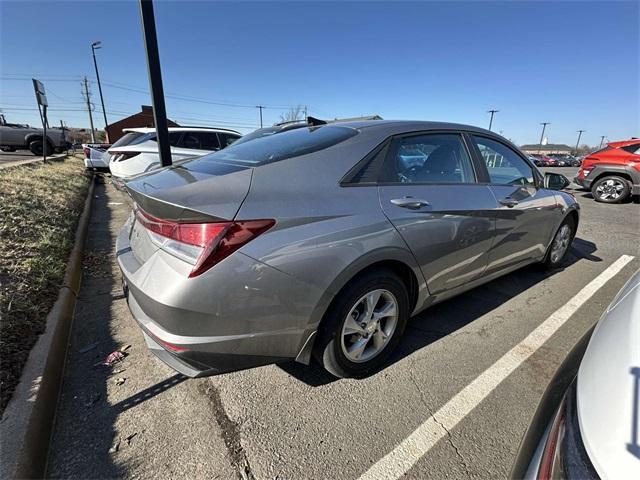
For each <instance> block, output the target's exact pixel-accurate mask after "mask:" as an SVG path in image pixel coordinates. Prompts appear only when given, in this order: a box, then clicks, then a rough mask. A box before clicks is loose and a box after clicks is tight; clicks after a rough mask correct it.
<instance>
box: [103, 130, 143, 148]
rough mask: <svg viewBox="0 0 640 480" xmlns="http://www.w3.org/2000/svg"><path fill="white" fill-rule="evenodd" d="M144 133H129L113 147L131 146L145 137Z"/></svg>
mask: <svg viewBox="0 0 640 480" xmlns="http://www.w3.org/2000/svg"><path fill="white" fill-rule="evenodd" d="M143 136H144V133H140V132H128V133H125V134H124V136H123V137H121V138H120V139H119V140H117V141H116V142H115V143H114V144H113V145H111V147H124V146H125V145H130V144H131V143H133V142H135V141H136V139H138V138H140V137H143Z"/></svg>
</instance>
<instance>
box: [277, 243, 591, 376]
mask: <svg viewBox="0 0 640 480" xmlns="http://www.w3.org/2000/svg"><path fill="white" fill-rule="evenodd" d="M596 250H597V247H596V245H595V244H594V243H593V242H589V241H587V240H583V239H581V238H578V237H576V238H575V239H574V241H573V244H572V246H571V249H570V250H569V252H568V255H567V258H566V260H565V263H564V265H563V266H562V268H560V269H557V270H554V271H546V270H544V269H542V268H540V266H538V265H529V266H526V267H524V268H522V269H520V270H517V271H515V272H513V273H510V274H508V275H505V276H504V277H501V278H498V279H496V280H493V281H491V282H489V283H487V284H485V285H482V286H479V287H477V288H474V289H473V290H470V291H468V292H465V293H463V294H461V295H458V296H457V297H454V298H451V299H449V300H445V301H444V302H442V303H439V304H437V305H434V306H432V307H430V308H428V309H427V310H425V311H423V312H421V313H420V314H418V315H417V316H415V317H413V318H411V319H410V320H409V323H408V325H407V329H406V330H405V333H404V336H403V338H402V341H401V342H400V344H399V345H398V348H397V349H396V351H395V352H394V353H393V355H391V358H390V359H389V361H388V362H387V364H386V365H385V367H384V368H387V367H389V366H391V365H393V364H394V363H396V362H398V361H400V360H402V359H403V358H405V357H407V356H409V355H411V354H412V353H413V352H415V351H416V350H420V349H422V348H425V347H428V346H429V345H430V344H432V343H434V342H436V341H438V340H440V339H442V338H444V337H446V336H447V335H450V334H452V333H453V332H455V331H456V330H459V329H461V328H463V327H465V326H466V325H469V324H470V323H472V322H473V321H475V320H477V319H478V318H480V317H482V316H483V315H486V314H487V313H489V312H491V311H492V310H494V309H496V308H497V307H499V306H500V305H502V304H503V303H505V302H507V301H509V300H511V299H512V298H514V297H516V296H517V295H520V294H521V293H523V292H525V291H526V290H528V289H529V288H531V287H533V286H534V285H536V284H537V283H540V282H541V281H543V280H544V279H546V278H548V277H551V276H553V275H555V274H557V273H558V272H561V271H562V270H564V269H565V268H568V267H570V266H572V265H574V264H575V263H577V262H579V261H583V260H586V261H589V262H601V261H602V259H601V258H600V257H598V256H596V255H594V252H595V251H596ZM278 366H279V367H280V368H281V369H282V370H284V371H285V372H287V373H288V374H290V375H291V376H293V377H295V378H296V379H298V380H300V381H301V382H304V383H306V384H307V385H310V386H313V387H318V386H322V385H326V384H328V383H331V382H334V381H336V380H339V379H338V378H336V377H334V376H333V375H331V374H329V373H327V372H326V371H325V370H324V369H322V368H321V367H319V366H318V365H314V364H312V365H310V366H306V365H302V364H299V363H295V362H287V363H282V364H279V365H278ZM376 373H378V372H374V373H373V375H375V374H376Z"/></svg>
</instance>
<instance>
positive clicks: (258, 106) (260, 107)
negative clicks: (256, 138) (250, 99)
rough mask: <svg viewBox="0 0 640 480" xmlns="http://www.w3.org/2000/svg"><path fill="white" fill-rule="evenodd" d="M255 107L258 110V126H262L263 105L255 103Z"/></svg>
mask: <svg viewBox="0 0 640 480" xmlns="http://www.w3.org/2000/svg"><path fill="white" fill-rule="evenodd" d="M256 108H257V109H258V110H260V128H262V109H263V108H264V107H263V106H262V105H256Z"/></svg>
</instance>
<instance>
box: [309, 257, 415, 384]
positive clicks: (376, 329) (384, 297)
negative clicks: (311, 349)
mask: <svg viewBox="0 0 640 480" xmlns="http://www.w3.org/2000/svg"><path fill="white" fill-rule="evenodd" d="M408 317H409V295H408V293H407V288H406V287H405V285H404V283H403V282H402V280H401V279H400V278H399V277H398V276H397V275H396V274H395V273H393V272H392V271H391V270H387V269H380V270H374V271H371V272H368V273H366V274H364V275H362V276H360V277H358V278H356V279H355V280H353V281H352V282H351V283H350V284H349V285H347V286H346V287H345V288H344V289H343V290H342V292H340V294H339V295H338V296H337V297H336V299H335V300H334V302H333V304H332V305H331V307H330V308H329V311H328V312H327V314H326V315H325V319H324V322H323V324H322V327H321V329H320V332H319V333H320V335H319V337H318V345H317V346H316V349H315V356H316V359H317V360H318V361H319V362H320V363H322V365H323V366H324V368H325V369H326V370H328V371H329V372H330V373H332V374H333V375H335V376H337V377H341V378H343V377H362V376H366V375H367V374H369V373H371V372H373V371H375V370H377V369H378V368H379V367H380V366H381V365H382V364H383V363H384V362H385V361H386V359H387V358H388V357H389V355H390V354H391V353H392V352H393V350H394V349H395V347H396V346H397V345H398V342H399V341H400V338H401V336H402V333H403V332H404V328H405V326H406V324H407V319H408Z"/></svg>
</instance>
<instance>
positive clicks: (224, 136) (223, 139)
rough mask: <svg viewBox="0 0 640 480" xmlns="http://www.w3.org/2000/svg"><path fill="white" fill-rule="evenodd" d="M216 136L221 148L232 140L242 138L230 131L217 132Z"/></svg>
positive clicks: (225, 146)
mask: <svg viewBox="0 0 640 480" xmlns="http://www.w3.org/2000/svg"><path fill="white" fill-rule="evenodd" d="M218 137H219V138H220V145H221V146H222V148H227V147H228V146H229V145H231V144H232V143H233V142H235V141H236V140H238V139H239V138H242V137H240V135H234V134H232V133H218Z"/></svg>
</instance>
